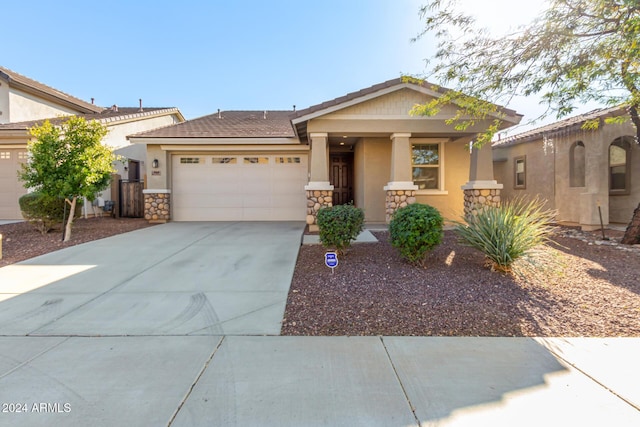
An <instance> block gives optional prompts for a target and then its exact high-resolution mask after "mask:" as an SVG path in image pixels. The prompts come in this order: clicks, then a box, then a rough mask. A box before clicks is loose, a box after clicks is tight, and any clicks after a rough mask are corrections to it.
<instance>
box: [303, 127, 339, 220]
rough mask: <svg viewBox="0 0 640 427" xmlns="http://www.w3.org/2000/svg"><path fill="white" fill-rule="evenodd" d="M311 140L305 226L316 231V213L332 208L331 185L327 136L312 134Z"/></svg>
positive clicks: (317, 133) (306, 187)
mask: <svg viewBox="0 0 640 427" xmlns="http://www.w3.org/2000/svg"><path fill="white" fill-rule="evenodd" d="M309 138H310V140H311V164H310V171H309V178H310V179H309V184H308V185H306V186H305V187H304V189H305V190H306V192H307V224H308V225H309V231H318V230H319V228H318V211H319V210H320V209H322V208H323V207H331V206H333V185H331V183H330V182H329V134H327V133H322V132H314V133H310V134H309Z"/></svg>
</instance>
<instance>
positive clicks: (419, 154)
mask: <svg viewBox="0 0 640 427" xmlns="http://www.w3.org/2000/svg"><path fill="white" fill-rule="evenodd" d="M443 90H445V89H436V88H435V87H434V86H433V85H431V84H429V83H427V82H424V83H419V82H415V81H406V80H405V79H402V78H398V79H394V80H389V81H386V82H384V83H381V84H377V85H374V86H371V87H368V88H365V89H362V90H360V91H357V92H353V93H349V94H347V95H345V96H342V97H339V98H336V99H333V100H330V101H327V102H324V103H322V104H318V105H314V106H312V107H309V108H306V109H303V110H292V111H218V112H216V113H214V114H211V115H208V116H204V117H200V118H197V119H194V120H189V121H186V122H184V123H179V124H176V125H173V126H168V127H164V128H160V129H156V130H152V131H148V132H144V133H139V134H136V135H132V136H130V137H129V140H130V141H131V142H132V143H134V144H141V145H144V146H146V149H147V164H151V165H153V166H152V169H151V173H150V174H148V181H147V189H146V190H145V194H146V195H145V202H146V204H145V216H146V218H147V219H149V220H150V221H167V220H175V221H209V220H306V222H307V223H308V224H309V225H311V226H312V228H313V227H314V226H315V218H316V213H317V211H318V210H319V209H320V208H321V207H322V206H331V205H333V204H341V203H348V202H353V203H354V204H355V205H356V206H358V207H361V208H364V211H365V219H366V221H367V222H370V223H371V222H385V221H388V220H389V218H390V215H392V214H393V212H394V211H395V210H396V209H398V208H399V207H401V206H404V205H406V204H408V203H414V202H418V203H427V204H430V205H432V206H434V207H436V208H437V209H438V210H440V212H441V213H442V214H443V215H444V216H445V217H447V218H459V217H460V216H461V215H462V214H463V212H464V211H465V209H467V210H470V209H473V207H474V206H475V205H477V203H479V201H482V202H487V203H490V202H491V199H492V197H494V203H495V202H497V201H499V191H500V185H499V184H498V183H497V182H496V181H495V180H494V178H493V169H492V168H493V164H492V160H491V148H490V147H487V148H486V149H484V150H473V153H471V154H470V150H469V142H470V141H472V140H473V139H474V137H475V136H476V135H477V133H478V132H479V131H481V130H483V129H484V128H485V127H486V124H487V123H484V122H483V121H477V122H476V124H475V125H474V126H473V127H472V128H469V129H466V130H465V131H457V130H454V128H453V127H452V126H451V125H448V124H446V123H445V121H446V120H447V119H448V118H450V117H452V116H453V115H454V114H455V111H456V110H455V107H453V106H451V107H447V108H445V109H443V110H442V111H441V112H440V113H439V114H437V115H436V116H432V117H425V116H412V115H410V114H409V111H410V110H411V108H412V107H413V106H414V105H415V104H418V103H425V102H428V101H429V100H431V99H433V98H434V97H439V96H442V93H443V92H442V91H443ZM501 113H502V114H503V117H504V118H503V120H504V122H503V123H504V124H503V126H504V128H506V127H509V126H512V125H514V124H517V123H518V122H519V121H520V119H521V116H520V115H518V114H516V113H515V112H514V111H511V110H507V109H502V110H501ZM490 119H492V118H489V119H487V121H488V120H490ZM465 203H466V205H465Z"/></svg>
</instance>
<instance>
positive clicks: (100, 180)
mask: <svg viewBox="0 0 640 427" xmlns="http://www.w3.org/2000/svg"><path fill="white" fill-rule="evenodd" d="M30 133H31V136H32V137H33V138H34V139H32V140H31V141H30V142H29V145H28V148H27V150H28V153H29V161H28V162H27V163H25V164H23V165H22V170H21V171H20V172H19V176H20V179H22V181H24V182H25V184H26V186H27V187H29V188H32V189H34V190H36V191H39V192H40V193H42V194H44V195H47V196H51V197H60V198H64V199H65V201H66V203H68V204H69V212H75V207H76V203H77V200H78V197H87V198H88V199H89V200H93V198H94V196H95V194H96V193H98V192H100V191H102V190H104V189H105V188H107V187H108V186H109V182H110V180H111V174H112V173H113V172H115V170H114V168H113V161H114V160H115V159H116V158H115V156H114V154H113V153H112V152H111V150H110V149H109V148H108V147H106V146H104V145H102V142H101V141H102V138H104V136H105V135H106V134H107V128H106V127H105V126H103V125H102V124H100V123H98V122H97V121H90V122H87V121H86V120H85V119H84V118H82V117H76V116H73V117H71V118H69V119H67V120H66V121H64V122H63V123H61V124H60V125H59V126H54V125H53V124H51V122H49V121H48V120H47V121H45V122H44V123H43V124H41V125H36V126H34V127H32V128H31V129H30ZM72 224H73V215H69V217H68V220H67V224H66V228H65V238H64V241H65V242H66V241H68V240H69V239H70V238H71V226H72Z"/></svg>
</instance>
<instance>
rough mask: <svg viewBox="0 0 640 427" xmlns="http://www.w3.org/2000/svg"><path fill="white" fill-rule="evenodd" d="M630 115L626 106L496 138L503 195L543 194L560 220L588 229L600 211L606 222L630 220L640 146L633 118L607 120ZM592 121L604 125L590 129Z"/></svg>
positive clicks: (637, 194)
mask: <svg viewBox="0 0 640 427" xmlns="http://www.w3.org/2000/svg"><path fill="white" fill-rule="evenodd" d="M626 114H627V113H626V111H625V110H624V109H623V108H606V109H599V110H594V111H591V112H589V113H586V114H582V115H578V116H575V117H571V118H568V119H566V120H561V121H558V122H555V123H552V124H549V125H546V126H542V127H539V128H537V129H533V130H530V131H527V132H523V133H521V134H518V135H514V136H511V137H509V138H506V139H503V140H501V141H497V142H495V143H494V144H493V159H494V171H495V177H496V179H497V180H498V182H500V183H502V184H503V185H504V189H503V190H502V194H503V196H504V197H507V198H512V197H516V196H519V195H526V196H535V195H539V196H540V197H541V198H542V199H546V200H547V206H548V207H549V208H551V209H556V210H557V211H558V220H559V221H562V222H567V223H574V224H579V225H581V226H582V228H583V229H586V230H593V229H597V228H599V227H600V212H601V213H602V220H603V223H604V225H608V224H610V223H620V224H624V225H626V224H628V223H629V221H630V220H631V217H632V216H633V211H634V209H635V208H636V207H637V206H638V202H640V185H639V184H638V182H637V180H638V177H640V148H639V147H638V145H637V144H636V143H635V142H634V135H635V134H636V131H635V128H634V126H633V124H632V123H631V121H630V120H628V121H626V122H624V123H619V124H607V123H605V118H607V117H619V116H624V115H626ZM592 120H598V121H599V126H598V129H597V130H584V129H583V128H582V127H583V124H584V123H585V122H587V121H592ZM598 207H600V209H598Z"/></svg>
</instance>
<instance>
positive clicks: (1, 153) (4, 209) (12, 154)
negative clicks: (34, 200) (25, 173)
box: [0, 147, 27, 219]
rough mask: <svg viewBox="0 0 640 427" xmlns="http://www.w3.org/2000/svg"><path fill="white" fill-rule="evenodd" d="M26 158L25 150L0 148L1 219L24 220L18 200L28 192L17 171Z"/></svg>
mask: <svg viewBox="0 0 640 427" xmlns="http://www.w3.org/2000/svg"><path fill="white" fill-rule="evenodd" d="M26 158H27V151H26V150H25V149H24V148H5V147H0V219H22V214H21V213H20V206H19V205H18V199H19V198H20V196H22V195H23V194H25V193H26V192H27V191H26V190H25V188H24V187H23V185H22V182H21V181H20V180H19V179H18V175H17V171H18V170H20V164H21V163H23V162H24V161H26Z"/></svg>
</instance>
